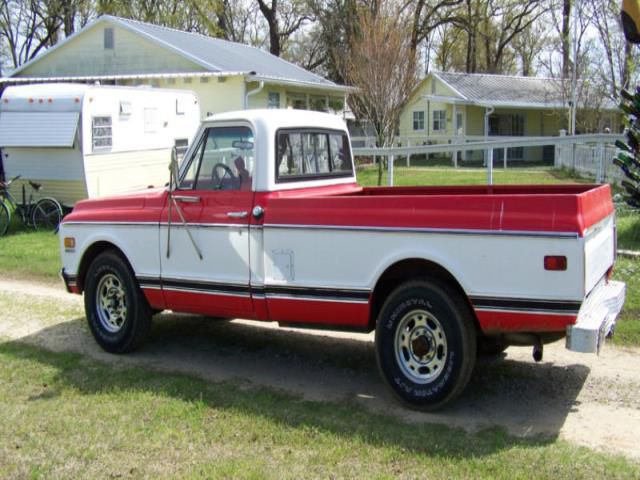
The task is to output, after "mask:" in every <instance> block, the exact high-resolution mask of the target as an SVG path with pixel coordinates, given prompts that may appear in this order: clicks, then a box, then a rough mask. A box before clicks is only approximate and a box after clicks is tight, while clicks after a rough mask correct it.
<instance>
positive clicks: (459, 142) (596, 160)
mask: <svg viewBox="0 0 640 480" xmlns="http://www.w3.org/2000/svg"><path fill="white" fill-rule="evenodd" d="M363 138H364V137H363ZM487 138H488V139H487ZM622 138H623V137H622V136H621V135H614V134H592V135H575V136H557V137H462V138H460V137H459V138H456V141H455V142H451V143H439V144H434V145H413V146H400V147H397V146H396V147H389V148H377V147H375V146H371V142H370V139H365V142H364V145H369V146H358V145H359V144H362V143H360V142H361V141H362V139H360V138H354V139H352V142H353V144H354V146H355V148H354V149H353V154H354V156H355V157H356V158H358V157H360V158H363V157H366V158H371V159H372V160H373V161H374V162H376V161H378V160H380V159H383V158H384V159H386V160H387V162H388V177H387V178H388V180H387V183H388V184H389V185H393V170H394V166H395V165H394V164H395V161H396V160H397V159H398V158H399V157H402V158H403V159H404V160H405V161H406V165H407V166H409V165H410V158H411V156H412V155H413V156H415V155H430V154H450V155H451V158H452V166H454V167H457V166H458V165H457V158H458V155H457V153H458V152H466V151H476V150H479V151H482V152H484V157H483V158H485V159H488V160H490V161H485V162H484V163H485V165H486V169H487V183H488V184H489V185H491V184H493V169H494V162H493V157H494V153H495V152H496V151H498V150H502V151H503V154H502V158H503V159H504V160H503V162H501V163H502V165H501V166H502V167H503V168H508V163H507V158H508V155H507V152H508V150H509V149H512V148H518V147H544V146H548V145H549V146H553V147H554V152H555V155H554V166H555V167H556V168H562V167H564V168H567V169H570V170H574V171H576V172H578V173H579V174H583V175H589V176H592V177H594V178H595V179H596V181H597V182H619V181H620V180H621V179H622V178H623V175H622V172H620V171H619V168H618V167H616V166H615V165H613V163H612V161H613V158H614V157H615V155H616V148H615V146H614V143H615V141H616V140H618V139H622ZM520 163H522V162H520Z"/></svg>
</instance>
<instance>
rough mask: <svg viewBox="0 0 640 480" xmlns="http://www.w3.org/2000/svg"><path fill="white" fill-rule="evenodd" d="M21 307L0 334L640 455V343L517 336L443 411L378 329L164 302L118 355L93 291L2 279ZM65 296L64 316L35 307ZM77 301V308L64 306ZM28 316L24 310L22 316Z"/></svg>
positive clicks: (429, 419)
mask: <svg viewBox="0 0 640 480" xmlns="http://www.w3.org/2000/svg"><path fill="white" fill-rule="evenodd" d="M0 295H4V297H5V298H6V297H8V296H10V298H11V302H12V305H13V308H12V309H11V313H9V315H5V316H4V317H3V318H2V319H0V337H4V338H11V339H21V340H24V341H27V342H29V343H34V344H37V345H40V346H43V347H45V348H48V349H51V350H54V351H74V352H80V353H83V354H85V355H87V356H89V357H92V358H95V359H98V360H101V361H105V362H110V363H115V364H120V365H136V366H142V367H146V368H153V369H158V370H162V371H173V372H181V373H187V374H191V375H196V376H199V377H202V378H205V379H208V380H211V381H232V382H235V383H237V384H238V385H240V386H241V387H246V388H252V387H253V386H256V385H259V386H265V387H269V388H273V389H277V390H282V391H284V392H287V393H289V394H295V395H299V396H302V397H304V398H307V399H313V400H319V401H343V400H347V401H351V402H357V403H358V404H361V405H363V406H364V407H365V408H369V409H370V410H372V411H375V412H381V413H384V414H388V415H393V416H395V417H398V418H400V419H402V420H403V421H407V422H425V423H439V424H446V425H449V426H452V427H458V428H463V429H465V430H467V431H478V430H481V429H484V428H490V427H494V426H499V427H503V428H505V429H507V430H508V431H509V432H510V433H511V434H513V435H517V436H531V435H537V434H543V435H547V436H551V437H560V438H563V439H566V440H568V441H570V442H573V443H577V444H580V445H585V446H589V447H592V448H596V449H599V450H607V451H611V452H617V453H622V454H624V455H626V456H629V457H633V458H636V459H640V449H638V444H639V443H640V362H639V361H638V360H639V359H640V350H638V349H629V348H618V347H613V346H610V345H606V346H605V348H604V350H603V351H602V353H601V354H600V356H599V357H597V356H594V355H583V354H577V353H573V352H569V351H567V350H565V348H564V344H563V342H557V343H555V344H552V345H548V346H546V347H545V355H544V360H543V361H542V362H541V363H535V362H534V361H533V359H532V357H531V349H530V348H516V347H512V348H509V349H508V350H507V352H506V354H504V355H502V356H501V357H498V358H493V359H486V358H485V359H479V360H478V363H477V365H476V370H475V372H474V375H473V378H472V380H471V382H470V384H469V386H468V387H467V389H466V391H465V392H464V393H463V395H462V396H461V398H460V399H459V400H458V401H457V402H455V403H454V404H453V405H452V406H450V407H449V408H447V409H445V410H444V411H442V412H438V413H431V414H426V413H421V412H415V411H412V410H410V409H407V408H405V407H403V406H402V405H400V404H399V403H398V402H397V401H396V400H395V399H394V398H393V397H392V396H391V394H390V392H389V391H388V390H387V389H386V388H385V387H384V385H383V382H382V380H381V379H380V377H379V376H378V372H377V369H376V366H375V355H374V345H373V336H372V335H362V334H344V333H328V332H324V331H322V332H317V331H307V330H304V331H301V330H293V329H280V328H278V327H277V326H276V325H275V324H265V323H259V322H249V321H241V320H234V321H215V320H209V319H205V318H202V317H199V316H189V315H172V314H162V315H158V316H156V317H155V319H154V327H153V330H152V334H151V338H150V340H149V342H148V343H147V344H146V346H145V347H144V348H143V349H142V350H141V351H139V352H136V353H134V354H130V355H126V356H113V355H109V354H106V353H104V352H103V351H102V350H100V349H99V348H98V347H97V345H96V344H95V342H94V341H93V339H92V338H91V336H90V334H89V332H88V329H87V327H86V323H85V321H84V318H82V310H81V307H82V301H81V300H82V299H81V297H78V296H73V295H68V294H66V293H65V292H64V289H63V288H62V287H60V288H55V287H50V286H45V285H39V284H34V283H29V282H19V281H10V282H7V281H0ZM38 302H40V303H42V302H44V303H47V302H49V303H51V302H54V303H55V304H56V306H57V307H58V310H56V311H58V312H62V313H59V314H56V316H55V318H54V319H51V318H46V319H45V318H44V317H45V316H46V315H44V316H43V314H42V313H39V314H34V313H32V314H30V311H31V312H33V311H34V309H35V308H37V307H34V305H36V304H37V303H38ZM64 312H66V313H64ZM17 317H19V318H17Z"/></svg>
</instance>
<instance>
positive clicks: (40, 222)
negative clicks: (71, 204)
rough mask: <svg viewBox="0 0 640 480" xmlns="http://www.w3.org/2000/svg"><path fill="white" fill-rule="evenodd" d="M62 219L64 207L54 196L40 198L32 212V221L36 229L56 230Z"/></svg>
mask: <svg viewBox="0 0 640 480" xmlns="http://www.w3.org/2000/svg"><path fill="white" fill-rule="evenodd" d="M61 220H62V207H61V206H60V204H59V203H58V201H57V200H55V199H54V198H49V197H46V198H42V199H40V200H38V201H37V202H36V204H35V206H34V207H33V212H32V213H31V222H32V224H33V227H34V228H35V229H36V230H54V229H56V228H58V224H59V223H60V221H61Z"/></svg>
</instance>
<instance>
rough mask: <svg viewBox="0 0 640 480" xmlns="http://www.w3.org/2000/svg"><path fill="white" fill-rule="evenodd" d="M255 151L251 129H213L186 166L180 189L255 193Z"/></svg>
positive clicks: (183, 167)
mask: <svg viewBox="0 0 640 480" xmlns="http://www.w3.org/2000/svg"><path fill="white" fill-rule="evenodd" d="M254 152H255V150H254V143H253V132H252V131H251V129H249V128H248V127H216V128H209V129H207V130H205V132H204V134H203V136H202V138H201V141H200V143H199V145H198V147H197V148H196V149H194V150H193V154H192V155H191V156H190V157H189V158H188V159H187V160H186V161H185V162H184V163H183V165H182V169H181V172H182V173H181V179H182V180H181V182H180V188H181V189H198V190H251V182H252V178H253V176H252V174H253V171H254V168H255V153H254Z"/></svg>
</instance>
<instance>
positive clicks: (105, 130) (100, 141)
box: [91, 117, 113, 150]
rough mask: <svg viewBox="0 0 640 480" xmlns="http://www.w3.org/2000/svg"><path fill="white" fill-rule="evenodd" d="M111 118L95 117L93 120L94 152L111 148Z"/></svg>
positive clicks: (92, 138) (92, 137) (92, 140)
mask: <svg viewBox="0 0 640 480" xmlns="http://www.w3.org/2000/svg"><path fill="white" fill-rule="evenodd" d="M111 132H112V130H111V117H93V118H92V119H91V143H92V145H93V149H94V150H98V149H106V148H111V146H112V141H113V139H112V133H111Z"/></svg>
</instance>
